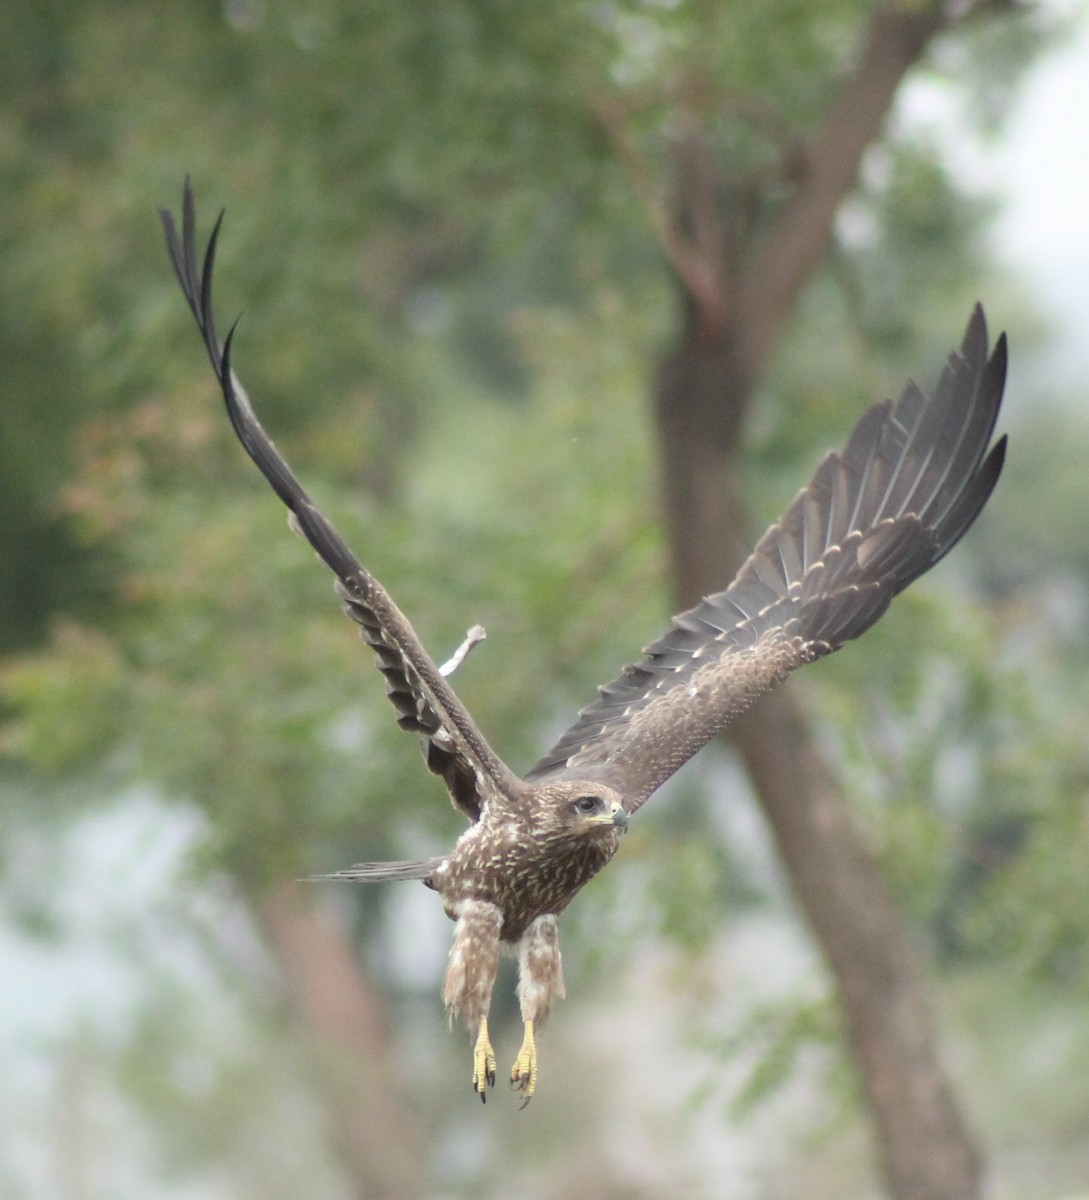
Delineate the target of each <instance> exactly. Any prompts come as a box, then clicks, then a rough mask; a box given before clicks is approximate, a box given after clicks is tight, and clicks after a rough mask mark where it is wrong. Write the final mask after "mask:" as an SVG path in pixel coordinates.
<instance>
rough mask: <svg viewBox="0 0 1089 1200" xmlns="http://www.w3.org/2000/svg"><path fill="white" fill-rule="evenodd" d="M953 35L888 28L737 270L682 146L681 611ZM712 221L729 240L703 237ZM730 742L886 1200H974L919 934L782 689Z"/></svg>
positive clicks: (702, 588)
mask: <svg viewBox="0 0 1089 1200" xmlns="http://www.w3.org/2000/svg"><path fill="white" fill-rule="evenodd" d="M965 11H967V10H965ZM943 20H944V18H943V15H942V9H941V7H940V6H939V5H936V4H931V5H927V4H912V5H897V4H890V5H889V6H888V7H887V8H885V9H883V10H880V11H878V12H877V14H876V15H875V16H874V18H873V20H872V22H871V24H870V28H869V30H868V34H867V37H866V39H865V42H864V45H863V47H862V49H861V52H860V55H859V59H858V62H857V65H856V67H855V69H854V71H853V72H852V73H851V74H850V75H848V77H847V78H846V79H845V80H844V83H843V85H842V87H841V90H840V94H839V96H838V98H837V99H836V101H835V102H834V103H833V104H832V105H831V106H830V109H829V113H828V116H827V118H826V119H825V121H824V122H823V123H822V124H821V125H820V127H819V128H818V129H817V132H816V133H815V134H814V135H813V137H812V139H811V140H810V141H809V143H808V144H807V145H806V146H803V147H802V148H801V151H800V154H799V161H800V162H801V163H802V164H803V169H802V171H801V173H800V175H799V176H798V179H797V180H796V187H795V191H794V194H793V196H792V197H791V199H790V200H788V201H787V202H786V203H785V204H784V205H783V207H782V209H781V210H780V212H779V215H778V217H777V218H776V219H775V220H774V221H773V222H772V225H771V227H770V229H767V230H765V231H763V236H762V237H761V239H760V241H759V242H758V243H757V244H754V245H753V246H752V247H750V248H749V249H748V252H747V253H746V251H745V250H743V251H742V252H741V253H740V254H738V253H736V249H735V252H734V254H733V261H727V259H726V256H725V255H724V254H723V253H722V247H728V246H732V247H735V248H736V247H738V246H744V245H745V242H746V239H747V238H751V237H752V236H753V235H752V231H751V230H748V229H746V228H744V227H738V226H734V227H727V226H726V221H727V218H726V217H725V216H724V215H723V214H724V213H725V212H726V211H727V206H726V205H724V204H723V197H724V196H726V195H727V184H726V182H725V180H724V178H723V175H722V173H721V172H720V171H718V169H717V166H716V164H715V163H714V161H713V159H712V158H711V156H710V153H709V151H708V149H707V146H706V143H705V142H704V141H703V140H702V139H701V138H700V137H699V135H698V133H694V132H693V130H692V127H691V125H690V126H689V127H688V130H687V132H686V134H685V135H684V137H683V138H682V140H681V141H680V143H679V146H678V155H677V159H676V165H677V171H676V180H675V206H676V213H675V218H674V219H673V221H672V222H670V223H669V224H668V225H663V222H662V218H661V217H660V216H658V217H657V218H656V224H657V227H658V230H659V234H660V236H661V240H662V245H663V249H664V250H665V252H666V254H667V255H668V257H669V259H670V261H671V263H672V264H673V266H674V269H675V270H676V273H677V276H678V279H679V281H680V283H681V287H682V296H683V308H684V319H683V328H682V331H681V335H680V339H679V343H678V345H677V347H676V348H675V350H674V352H673V353H672V354H671V355H670V356H669V358H668V360H667V361H666V362H665V363H664V364H663V366H662V368H661V370H660V373H659V377H658V381H657V389H656V418H657V428H658V435H659V447H660V456H661V472H662V489H663V505H664V509H665V517H666V522H667V527H668V533H669V539H670V545H671V554H672V563H673V577H674V582H675V592H676V599H677V602H678V605H679V606H680V607H682V608H687V607H690V606H691V605H693V604H694V603H696V601H697V600H698V599H699V598H700V596H702V595H705V594H707V593H709V592H714V591H719V590H721V589H722V588H723V587H725V586H726V584H727V583H728V582H729V580H730V579H731V578H732V577H733V575H734V573H735V571H736V570H737V568H738V567H739V566H740V564H741V561H742V559H743V557H744V555H745V554H746V553H747V552H748V550H749V548H750V541H749V538H748V537H747V531H748V530H749V528H750V526H749V522H748V520H747V519H746V513H745V510H744V506H743V504H742V503H741V501H740V498H739V489H738V486H737V471H736V463H737V454H738V443H739V437H740V431H741V427H742V424H743V421H744V416H745V411H746V408H747V405H748V402H749V399H750V396H751V394H752V387H753V383H754V381H755V380H756V379H757V378H758V376H759V375H760V373H761V372H762V371H763V369H764V368H765V367H766V365H767V362H768V359H769V357H770V355H771V352H772V349H773V347H774V345H775V344H776V342H777V341H778V339H779V337H780V336H781V333H782V329H783V325H784V323H785V321H786V318H787V316H788V314H789V313H790V311H791V309H792V307H793V305H794V303H795V301H796V299H797V296H798V293H799V292H800V290H801V288H802V286H803V284H804V282H805V281H806V279H808V277H809V276H810V274H811V273H812V271H813V270H814V268H815V267H816V265H817V263H818V262H819V260H820V258H821V255H822V254H823V252H824V250H825V249H826V247H827V245H828V242H829V239H830V237H831V233H832V228H833V221H834V218H835V212H836V209H837V207H838V204H839V203H840V201H841V200H842V199H843V198H844V196H845V195H846V194H847V193H848V192H849V191H850V189H851V187H852V186H853V183H854V180H855V178H856V175H857V171H858V164H859V161H860V160H861V157H862V154H863V152H864V150H865V149H866V147H867V146H868V145H869V144H870V143H871V142H872V141H873V139H874V138H875V137H876V136H877V135H878V134H879V132H880V130H881V126H882V124H883V121H884V117H885V115H886V113H887V111H888V108H889V106H890V105H891V102H892V99H893V97H894V95H895V93H896V90H897V88H898V86H899V84H900V82H901V80H902V79H903V76H904V74H905V73H906V71H907V69H908V67H909V66H910V65H911V64H912V63H913V62H914V61H915V60H916V59H917V58H918V57H919V55H920V54H921V53H922V52H923V50H924V49H925V47H926V46H927V44H928V43H929V41H930V40H931V39H932V38H933V36H934V35H935V34H936V33H937V32H938V31H939V30H940V29H941V28H942V26H943ZM612 132H613V133H614V136H615V130H613V131H612ZM733 211H734V212H735V213H740V212H743V211H744V205H741V204H735V205H734V207H733ZM715 213H718V214H719V221H720V223H721V227H715V225H714V221H713V220H710V219H709V216H708V214H715ZM769 515H770V514H769ZM892 619H895V615H893V618H892ZM858 652H859V653H865V648H864V646H863V647H862V648H861V649H860V650H859V651H858ZM732 732H733V737H734V741H735V744H736V746H737V748H738V750H739V752H740V753H741V755H742V758H743V759H744V762H745V766H746V768H747V770H748V773H749V776H750V778H751V780H752V783H753V786H754V788H755V789H756V792H757V795H758V798H759V801H760V803H761V805H762V806H763V809H764V812H765V813H766V815H767V819H768V821H769V823H770V825H771V828H772V830H773V833H774V836H775V839H776V843H777V846H778V849H779V852H780V854H781V856H782V860H783V863H784V864H785V867H786V870H787V872H788V875H789V877H790V881H791V886H792V888H793V890H794V894H795V896H796V898H797V900H798V903H799V904H800V906H801V908H802V910H803V911H804V913H805V916H806V918H807V920H808V922H809V925H810V927H811V928H812V931H813V934H814V936H815V937H816V939H817V941H818V943H819V944H820V947H821V949H822V952H823V954H824V956H825V958H826V960H827V962H828V965H829V967H830V969H831V972H832V975H833V978H834V980H835V984H836V988H837V990H838V994H839V999H840V1003H841V1006H842V1011H843V1016H844V1023H845V1027H846V1033H847V1036H848V1041H849V1044H850V1047H851V1049H852V1051H853V1054H854V1057H855V1060H856V1063H857V1066H858V1070H859V1073H860V1075H861V1079H862V1085H863V1090H864V1092H865V1095H866V1097H867V1099H868V1100H869V1104H870V1107H871V1110H872V1112H873V1117H874V1122H875V1126H876V1132H877V1142H878V1156H879V1160H880V1163H881V1167H882V1170H883V1174H884V1177H885V1180H886V1183H887V1186H888V1189H889V1192H890V1194H891V1195H892V1196H894V1197H896V1200H977V1198H978V1197H979V1195H980V1187H981V1181H980V1174H981V1172H980V1163H979V1158H978V1155H977V1153H976V1150H975V1148H974V1146H973V1144H972V1141H971V1139H970V1137H969V1136H968V1133H967V1131H966V1129H965V1125H964V1122H963V1120H962V1118H961V1116H960V1113H959V1110H958V1108H957V1106H956V1103H955V1101H954V1098H953V1095H952V1092H951V1090H950V1088H949V1086H948V1083H947V1081H946V1078H945V1075H944V1073H943V1070H942V1067H941V1065H940V1062H939V1060H938V1055H937V1050H936V1046H935V1037H934V1029H933V1026H932V1021H931V1017H930V1013H929V1010H928V1006H927V1003H926V999H925V996H924V992H923V988H922V985H921V982H920V973H919V967H918V963H917V962H916V959H915V955H914V953H913V948H912V945H911V941H910V938H909V935H908V931H907V929H906V928H905V926H904V923H903V921H902V920H901V918H900V916H899V914H898V913H897V911H896V908H895V906H894V905H893V903H892V900H891V898H890V896H889V894H888V892H887V890H886V888H885V886H884V884H883V881H882V879H881V876H880V874H879V872H878V870H877V868H876V866H875V864H874V862H873V860H872V858H871V856H870V855H869V853H868V852H867V850H866V848H865V846H864V845H863V843H862V841H861V839H860V837H859V835H858V833H857V831H856V830H855V828H854V827H853V825H852V822H851V819H850V816H849V814H848V811H847V808H846V804H845V801H844V799H843V797H842V795H841V793H840V789H839V788H838V786H837V784H836V781H835V779H834V777H833V775H832V773H831V771H830V770H829V768H828V766H827V765H826V764H825V763H824V761H823V760H822V759H821V756H820V754H819V753H818V751H817V749H816V746H815V744H814V741H813V738H812V736H811V734H810V732H809V730H808V728H807V726H806V722H805V720H804V718H803V716H802V714H801V712H800V710H799V707H798V705H797V702H796V701H795V699H794V696H793V694H792V693H791V691H790V689H789V687H788V688H787V689H785V690H783V691H780V692H777V693H774V694H772V695H771V696H769V697H766V698H765V699H764V700H762V701H761V702H760V704H759V705H757V706H756V707H755V708H754V709H753V710H752V711H751V712H750V713H748V714H747V715H746V716H745V717H744V718H743V719H742V720H741V721H739V722H737V724H736V725H735V726H734V728H733V731H732Z"/></svg>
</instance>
